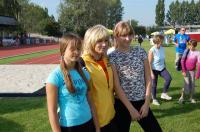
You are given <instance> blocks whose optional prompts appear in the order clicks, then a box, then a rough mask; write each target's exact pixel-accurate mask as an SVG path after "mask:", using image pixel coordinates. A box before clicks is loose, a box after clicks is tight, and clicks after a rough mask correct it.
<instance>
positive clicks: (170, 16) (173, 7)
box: [166, 0, 180, 27]
mask: <svg viewBox="0 0 200 132" xmlns="http://www.w3.org/2000/svg"><path fill="white" fill-rule="evenodd" d="M179 13H180V3H179V1H178V0H176V2H175V3H174V2H172V3H171V4H170V5H169V10H168V12H167V15H166V17H167V22H168V23H169V24H170V25H172V26H174V27H175V26H176V25H177V24H179V22H180V18H179Z"/></svg>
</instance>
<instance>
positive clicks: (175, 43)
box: [173, 36, 178, 47]
mask: <svg viewBox="0 0 200 132" xmlns="http://www.w3.org/2000/svg"><path fill="white" fill-rule="evenodd" d="M173 44H174V45H175V46H176V47H177V46H178V40H177V38H176V36H175V37H174V40H173Z"/></svg>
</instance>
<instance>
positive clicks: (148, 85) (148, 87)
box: [144, 59, 151, 105]
mask: <svg viewBox="0 0 200 132" xmlns="http://www.w3.org/2000/svg"><path fill="white" fill-rule="evenodd" d="M144 70H145V84H146V98H145V103H147V104H148V105H149V103H150V99H151V76H150V70H151V69H150V66H149V61H148V60H147V59H146V60H144Z"/></svg>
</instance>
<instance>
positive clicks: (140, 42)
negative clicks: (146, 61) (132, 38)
mask: <svg viewBox="0 0 200 132" xmlns="http://www.w3.org/2000/svg"><path fill="white" fill-rule="evenodd" d="M142 42H143V38H142V35H139V37H138V43H139V44H140V46H141V44H142Z"/></svg>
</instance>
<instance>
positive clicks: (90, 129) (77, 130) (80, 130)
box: [60, 119, 95, 132]
mask: <svg viewBox="0 0 200 132" xmlns="http://www.w3.org/2000/svg"><path fill="white" fill-rule="evenodd" d="M60 128H61V132H95V126H94V123H93V120H92V119H91V120H89V121H88V122H86V123H84V124H81V125H78V126H72V127H62V126H61V127H60Z"/></svg>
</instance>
